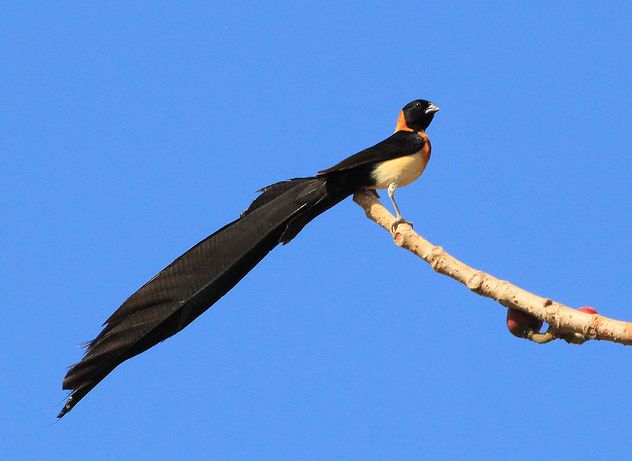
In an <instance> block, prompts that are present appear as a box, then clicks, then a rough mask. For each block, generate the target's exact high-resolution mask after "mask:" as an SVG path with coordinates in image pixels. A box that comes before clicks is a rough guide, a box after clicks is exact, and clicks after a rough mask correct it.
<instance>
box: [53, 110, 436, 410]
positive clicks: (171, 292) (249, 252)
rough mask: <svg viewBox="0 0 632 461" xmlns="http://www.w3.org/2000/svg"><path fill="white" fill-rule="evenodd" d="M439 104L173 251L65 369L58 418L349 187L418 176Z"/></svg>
mask: <svg viewBox="0 0 632 461" xmlns="http://www.w3.org/2000/svg"><path fill="white" fill-rule="evenodd" d="M438 110H439V108H438V107H437V106H436V105H434V104H433V103H431V102H430V101H426V100H423V99H417V100H415V101H412V102H410V103H408V104H406V105H405V106H404V108H403V109H402V110H401V112H400V114H399V118H398V120H397V126H396V129H395V133H393V134H392V135H391V136H389V137H388V138H386V139H385V140H384V141H382V142H379V143H378V144H376V145H374V146H373V147H369V148H368V149H364V150H363V151H360V152H358V153H357V154H354V155H352V156H351V157H349V158H346V159H345V160H343V161H342V162H340V163H338V164H336V165H334V166H332V167H331V168H327V169H326V170H323V171H320V172H319V173H318V174H317V175H316V176H313V177H307V178H296V179H290V180H288V181H282V182H278V183H276V184H272V185H270V186H268V187H265V188H263V189H261V190H260V192H261V195H259V196H258V197H257V198H256V199H255V200H254V201H253V202H252V203H251V204H250V206H249V207H248V209H247V210H246V211H244V212H243V213H242V214H241V216H240V217H239V218H238V219H236V220H235V221H233V222H231V223H229V224H226V225H225V226H224V227H222V228H221V229H219V230H218V231H217V232H215V233H214V234H213V235H211V236H209V237H207V238H206V239H204V240H202V241H201V242H200V243H198V244H197V245H195V246H194V247H193V248H191V249H190V250H189V251H187V252H186V253H184V254H183V255H182V256H180V257H179V258H177V259H176V260H175V261H173V262H172V263H171V264H169V265H168V266H167V267H165V268H164V269H163V270H162V271H160V272H159V273H158V274H157V275H156V276H155V277H154V278H152V279H151V280H150V281H148V282H147V283H146V284H145V285H143V286H142V287H141V288H140V289H139V290H138V291H137V292H136V293H134V294H133V295H131V296H130V297H129V298H127V300H126V301H125V302H124V303H123V304H122V305H121V307H119V308H118V309H117V310H116V311H115V312H114V313H113V314H112V315H111V316H110V318H108V319H107V320H106V321H105V323H104V324H103V326H104V327H103V330H102V331H101V333H99V335H98V336H97V337H96V338H95V339H94V340H92V341H91V342H90V343H89V344H88V345H87V348H86V352H85V354H84V356H83V358H82V359H81V361H80V362H79V363H77V364H75V365H73V366H72V367H71V368H70V369H69V370H68V373H67V374H66V377H65V378H64V382H63V389H67V390H70V391H71V393H70V395H69V397H68V400H67V401H66V404H65V405H64V407H63V408H62V410H61V412H60V413H59V415H58V416H57V417H58V418H61V417H62V416H64V415H65V414H66V413H68V412H69V411H70V410H71V409H72V408H73V407H74V406H75V405H76V404H77V403H78V402H79V401H80V400H81V399H82V398H84V397H85V396H86V394H87V393H88V392H90V391H91V390H92V389H93V388H94V387H95V386H96V385H97V384H98V383H99V382H101V380H102V379H103V378H105V377H106V376H107V375H108V374H109V373H110V372H111V371H112V370H114V368H116V367H117V366H118V365H119V364H121V363H122V362H124V361H125V360H127V359H129V358H131V357H134V356H135V355H138V354H140V353H141V352H144V351H146V350H147V349H149V348H150V347H152V346H154V345H156V344H158V343H159V342H161V341H164V340H165V339H167V338H169V337H170V336H173V335H174V334H176V333H177V332H179V331H180V330H182V329H183V328H184V327H186V326H187V325H188V324H189V323H191V322H192V321H193V320H195V319H196V318H197V317H198V316H199V315H200V314H202V313H203V312H204V311H206V310H207V309H208V308H209V307H211V306H212V305H213V304H215V302H216V301H217V300H218V299H220V298H221V297H222V296H224V295H225V294H226V293H227V292H228V291H229V290H230V289H231V288H233V287H234V286H235V285H236V284H237V282H239V281H240V280H241V279H242V278H243V277H244V276H245V275H246V274H247V273H248V272H249V271H250V270H251V269H252V268H253V267H255V266H256V265H257V263H259V261H261V260H262V259H263V258H264V257H265V256H266V255H267V254H268V253H269V252H270V251H271V250H272V249H273V248H274V247H276V246H277V245H278V244H279V243H282V244H285V243H288V242H289V241H290V240H292V239H293V238H294V237H295V236H296V235H297V234H298V233H299V232H300V231H301V229H303V227H305V225H307V223H309V222H310V221H311V220H312V219H314V218H315V217H316V216H318V215H319V214H321V213H322V212H324V211H325V210H327V209H329V208H331V207H332V206H334V205H336V204H337V203H339V202H340V201H342V200H343V199H345V198H346V197H348V196H349V195H351V194H353V193H354V192H357V191H360V190H366V189H387V190H388V195H389V197H390V199H391V201H392V202H393V206H394V207H395V211H396V213H397V221H396V224H395V225H397V224H398V223H402V222H405V221H404V218H403V217H402V215H401V213H400V211H399V207H398V206H397V204H396V203H395V190H396V189H397V188H398V187H400V186H405V185H407V184H410V183H411V182H413V181H415V180H416V179H418V178H419V177H420V176H421V174H422V173H423V171H424V169H425V168H426V164H427V163H428V160H429V159H430V150H431V148H430V140H429V139H428V135H426V132H425V130H426V129H427V128H428V126H429V125H430V122H432V119H433V117H434V115H435V113H436V112H437V111H438Z"/></svg>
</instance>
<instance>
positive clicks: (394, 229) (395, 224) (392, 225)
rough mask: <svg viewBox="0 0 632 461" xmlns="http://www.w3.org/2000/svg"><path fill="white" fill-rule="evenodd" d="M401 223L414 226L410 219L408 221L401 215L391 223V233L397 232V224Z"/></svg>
mask: <svg viewBox="0 0 632 461" xmlns="http://www.w3.org/2000/svg"><path fill="white" fill-rule="evenodd" d="M400 224H408V225H409V226H410V227H411V228H412V227H413V223H411V222H410V221H406V220H405V219H404V218H403V217H401V216H400V217H399V218H397V219H396V220H395V221H393V224H391V234H395V231H396V230H397V226H399V225H400Z"/></svg>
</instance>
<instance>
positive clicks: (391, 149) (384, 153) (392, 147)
mask: <svg viewBox="0 0 632 461" xmlns="http://www.w3.org/2000/svg"><path fill="white" fill-rule="evenodd" d="M424 144H425V141H424V139H423V138H422V137H421V136H419V135H418V134H417V133H414V132H412V131H396V132H395V133H393V134H392V135H391V136H389V137H388V138H386V139H385V140H384V141H381V142H379V143H377V144H376V145H374V146H372V147H369V148H367V149H364V150H362V151H360V152H358V153H357V154H353V155H352V156H351V157H347V158H346V159H344V160H343V161H341V162H340V163H337V164H335V165H334V166H332V167H331V168H327V169H326V170H322V171H319V172H318V176H327V175H331V174H333V173H338V172H342V171H346V170H350V169H353V168H356V167H360V166H367V165H370V164H374V163H379V162H383V161H385V160H392V159H394V158H398V157H404V156H406V155H411V154H414V153H415V152H419V151H420V150H421V148H422V147H423V146H424Z"/></svg>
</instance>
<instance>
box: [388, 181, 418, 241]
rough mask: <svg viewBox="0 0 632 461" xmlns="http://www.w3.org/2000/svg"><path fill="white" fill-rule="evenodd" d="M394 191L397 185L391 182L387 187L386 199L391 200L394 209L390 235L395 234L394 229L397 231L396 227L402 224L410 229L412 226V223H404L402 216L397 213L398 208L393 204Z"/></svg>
mask: <svg viewBox="0 0 632 461" xmlns="http://www.w3.org/2000/svg"><path fill="white" fill-rule="evenodd" d="M395 189H397V183H394V182H393V183H390V184H389V185H388V198H390V199H391V202H392V203H393V207H394V208H395V213H396V216H395V222H393V225H392V226H391V233H395V229H397V226H398V225H400V224H402V223H406V224H408V225H409V226H410V227H412V226H413V223H411V222H408V221H406V220H405V219H404V217H403V216H402V214H401V213H400V212H399V207H398V206H397V203H396V202H395Z"/></svg>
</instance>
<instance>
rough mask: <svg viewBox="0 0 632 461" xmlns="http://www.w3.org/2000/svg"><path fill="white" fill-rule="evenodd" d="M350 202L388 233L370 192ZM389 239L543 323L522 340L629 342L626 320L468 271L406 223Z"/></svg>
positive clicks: (631, 332) (386, 215) (385, 214)
mask: <svg viewBox="0 0 632 461" xmlns="http://www.w3.org/2000/svg"><path fill="white" fill-rule="evenodd" d="M353 200H354V201H355V202H356V203H357V204H358V205H360V206H361V207H362V208H364V211H365V212H366V215H367V217H368V218H369V219H371V220H373V221H375V222H376V223H377V224H379V225H380V226H382V227H383V228H384V229H386V230H387V231H388V232H390V231H391V226H392V225H393V223H394V221H395V217H394V216H393V215H392V214H391V213H390V212H389V211H388V210H387V209H386V208H385V207H384V206H383V205H382V204H381V203H380V201H379V199H378V198H377V197H376V196H375V194H373V193H371V192H361V193H360V192H359V193H357V194H355V195H354V197H353ZM393 240H394V242H395V244H396V245H397V246H400V247H402V248H405V249H406V250H408V251H410V252H412V253H414V254H416V255H417V256H419V257H420V258H421V259H423V260H424V261H426V262H427V263H428V264H430V265H431V266H432V268H433V269H434V270H435V271H437V272H439V273H440V274H443V275H447V276H448V277H451V278H453V279H454V280H456V281H458V282H461V283H462V284H463V285H465V286H467V287H468V288H469V289H470V290H472V291H473V292H474V293H477V294H479V295H481V296H485V297H487V298H492V299H495V300H496V301H498V302H499V303H500V304H502V305H503V306H505V307H507V308H511V309H518V310H520V311H523V312H526V313H527V314H530V315H532V316H534V317H536V318H538V319H540V320H542V321H544V322H546V323H548V324H549V329H548V331H547V332H545V333H538V332H530V333H529V335H528V336H527V339H529V340H531V341H534V342H536V343H539V344H544V343H547V342H550V341H552V340H553V339H564V340H565V341H567V342H569V343H574V344H582V343H584V342H586V341H588V340H590V339H598V340H604V341H611V342H615V343H619V344H624V345H630V344H632V323H630V322H624V321H621V320H615V319H611V318H608V317H604V316H602V315H599V314H587V313H584V312H581V311H578V310H577V309H573V308H571V307H568V306H565V305H563V304H561V303H559V302H557V301H553V300H552V299H549V298H543V297H541V296H538V295H536V294H533V293H530V292H528V291H526V290H524V289H522V288H520V287H518V286H516V285H514V284H512V283H510V282H508V281H507V280H500V279H498V278H496V277H494V276H492V275H490V274H487V273H485V272H483V271H481V270H478V269H474V268H472V267H470V266H468V265H466V264H464V263H462V262H461V261H459V260H458V259H456V258H455V257H453V256H451V255H450V254H448V253H447V252H446V251H445V250H444V249H443V248H442V247H440V246H436V245H433V244H432V243H430V242H429V241H428V240H426V239H425V238H423V237H422V236H420V235H419V234H417V233H416V232H415V231H413V229H412V228H411V226H410V225H408V224H400V225H399V226H397V228H396V229H395V233H394V234H393Z"/></svg>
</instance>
